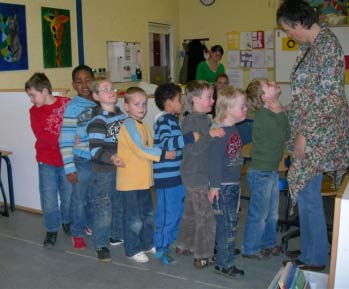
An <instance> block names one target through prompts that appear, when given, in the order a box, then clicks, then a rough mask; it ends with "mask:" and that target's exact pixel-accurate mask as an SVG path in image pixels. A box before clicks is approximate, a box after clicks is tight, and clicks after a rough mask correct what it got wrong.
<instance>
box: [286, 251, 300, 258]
mask: <svg viewBox="0 0 349 289" xmlns="http://www.w3.org/2000/svg"><path fill="white" fill-rule="evenodd" d="M300 254H301V251H300V250H294V251H286V252H285V255H286V256H287V257H289V258H291V259H297V258H298V257H299V255H300Z"/></svg>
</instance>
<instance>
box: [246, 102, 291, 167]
mask: <svg viewBox="0 0 349 289" xmlns="http://www.w3.org/2000/svg"><path fill="white" fill-rule="evenodd" d="M289 137H290V127H289V124H288V119H287V115H286V113H285V112H280V113H274V112H272V111H270V110H269V109H267V108H261V109H260V110H259V111H257V112H256V115H255V119H254V123H253V131H252V149H251V152H250V155H251V158H252V160H251V164H250V168H253V169H256V170H260V171H273V170H277V169H278V166H279V162H280V160H281V157H282V154H283V151H284V147H285V142H286V141H287V140H288V139H289Z"/></svg>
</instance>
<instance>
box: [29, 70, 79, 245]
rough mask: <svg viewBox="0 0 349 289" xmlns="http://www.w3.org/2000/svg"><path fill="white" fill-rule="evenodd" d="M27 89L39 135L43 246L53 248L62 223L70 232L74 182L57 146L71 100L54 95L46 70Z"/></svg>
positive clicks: (32, 118) (34, 77)
mask: <svg viewBox="0 0 349 289" xmlns="http://www.w3.org/2000/svg"><path fill="white" fill-rule="evenodd" d="M25 91H26V93H27V94H28V96H29V98H30V102H31V103H32V104H33V106H32V107H31V108H30V110H29V112H30V124H31V127H32V130H33V133H34V135H35V138H36V142H35V150H36V160H37V162H38V167H39V191H40V202H41V209H42V212H43V219H44V224H45V228H46V231H47V233H46V236H45V239H44V247H47V248H50V247H52V246H53V245H54V244H55V243H56V239H57V231H58V230H59V228H60V227H61V226H62V227H63V230H64V231H65V233H66V234H68V235H69V234H70V228H69V224H70V221H71V219H70V200H71V194H72V185H71V184H70V183H69V182H68V180H67V179H66V177H65V172H64V167H63V160H62V156H61V153H60V150H59V145H58V138H59V132H60V128H61V125H62V120H63V113H64V109H65V107H66V105H67V103H68V100H69V99H68V98H66V97H60V96H57V97H55V96H53V95H52V86H51V83H50V80H49V79H48V78H47V76H46V75H45V74H43V73H34V74H33V75H32V76H31V77H30V78H29V80H28V81H27V82H26V83H25ZM58 196H59V199H60V204H59V201H58Z"/></svg>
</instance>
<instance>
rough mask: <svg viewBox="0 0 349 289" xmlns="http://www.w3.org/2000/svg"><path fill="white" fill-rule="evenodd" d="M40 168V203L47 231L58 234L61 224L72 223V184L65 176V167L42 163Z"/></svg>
mask: <svg viewBox="0 0 349 289" xmlns="http://www.w3.org/2000/svg"><path fill="white" fill-rule="evenodd" d="M38 166H39V188H40V202H41V209H42V213H43V218H44V223H45V227H46V231H47V232H57V231H58V230H59V228H60V226H61V224H68V223H70V200H71V194H72V184H71V183H70V182H69V181H68V179H67V178H66V176H65V172H64V167H55V166H51V165H48V164H44V163H41V162H40V163H38ZM58 195H59V199H60V205H59V202H58Z"/></svg>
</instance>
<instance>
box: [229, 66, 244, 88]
mask: <svg viewBox="0 0 349 289" xmlns="http://www.w3.org/2000/svg"><path fill="white" fill-rule="evenodd" d="M225 73H226V74H227V75H228V77H229V84H230V85H232V86H234V87H236V88H242V87H243V84H244V71H243V70H242V69H227V70H226V71H225Z"/></svg>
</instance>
